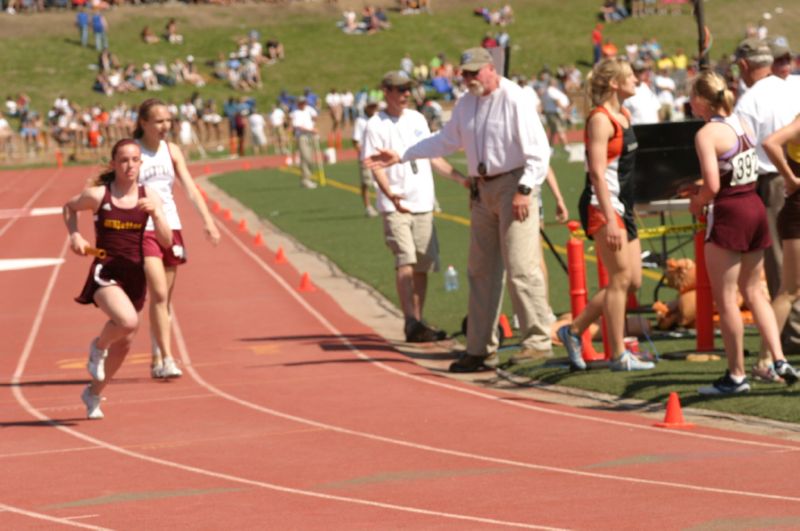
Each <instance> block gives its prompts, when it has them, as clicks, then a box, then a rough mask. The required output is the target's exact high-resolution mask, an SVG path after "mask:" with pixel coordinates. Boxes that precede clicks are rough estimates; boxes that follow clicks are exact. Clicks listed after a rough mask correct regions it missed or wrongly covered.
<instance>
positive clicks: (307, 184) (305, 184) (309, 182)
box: [300, 179, 317, 190]
mask: <svg viewBox="0 0 800 531" xmlns="http://www.w3.org/2000/svg"><path fill="white" fill-rule="evenodd" d="M300 186H302V187H303V188H306V189H308V190H313V189H314V188H316V187H317V183H315V182H314V181H312V180H311V179H301V180H300Z"/></svg>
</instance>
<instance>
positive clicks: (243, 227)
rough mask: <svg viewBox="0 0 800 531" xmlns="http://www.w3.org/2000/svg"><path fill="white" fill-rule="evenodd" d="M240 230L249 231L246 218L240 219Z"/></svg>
mask: <svg viewBox="0 0 800 531" xmlns="http://www.w3.org/2000/svg"><path fill="white" fill-rule="evenodd" d="M239 232H247V220H245V219H244V218H242V219H241V220H240V221H239Z"/></svg>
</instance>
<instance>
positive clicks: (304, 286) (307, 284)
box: [297, 273, 317, 291]
mask: <svg viewBox="0 0 800 531" xmlns="http://www.w3.org/2000/svg"><path fill="white" fill-rule="evenodd" d="M297 289H298V290H299V291H317V287H316V286H315V285H314V284H312V283H311V277H310V276H309V275H308V273H303V276H302V278H301V279H300V287H299V288H297Z"/></svg>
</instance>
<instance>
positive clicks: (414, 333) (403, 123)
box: [363, 70, 466, 343]
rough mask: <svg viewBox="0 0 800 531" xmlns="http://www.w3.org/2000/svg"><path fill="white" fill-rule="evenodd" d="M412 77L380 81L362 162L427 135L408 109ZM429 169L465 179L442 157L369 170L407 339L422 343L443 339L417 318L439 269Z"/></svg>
mask: <svg viewBox="0 0 800 531" xmlns="http://www.w3.org/2000/svg"><path fill="white" fill-rule="evenodd" d="M413 84H414V82H413V80H412V79H411V77H410V76H409V75H408V73H406V72H405V71H403V70H397V71H392V72H389V73H387V74H386V75H385V76H384V77H383V80H382V81H381V86H382V88H383V94H384V100H385V101H386V109H385V110H383V111H380V112H378V113H376V114H375V115H373V116H372V118H370V119H369V121H368V122H367V131H366V137H365V140H364V150H363V156H364V158H366V157H369V156H371V155H373V154H375V153H377V152H378V151H379V150H385V149H391V150H393V151H401V152H402V151H405V149H406V148H407V147H409V146H411V145H412V144H414V143H415V142H417V141H419V140H421V139H423V138H426V137H428V136H429V135H430V130H429V129H428V123H427V121H426V120H425V117H424V116H422V114H420V113H419V112H417V111H414V110H411V109H408V108H407V107H408V102H409V99H410V96H411V86H412V85H413ZM431 167H433V168H435V169H436V171H437V172H438V173H441V174H442V175H444V176H445V177H448V178H452V179H454V180H457V181H460V182H462V183H463V182H466V179H465V178H464V177H463V176H462V175H461V174H460V173H459V172H457V171H456V170H454V169H453V167H452V166H451V165H450V163H448V162H447V161H446V160H444V159H442V158H434V159H430V160H429V159H427V158H425V159H419V160H415V161H411V162H407V163H405V164H396V165H394V166H392V167H390V168H385V169H384V168H376V169H374V170H373V172H372V173H373V175H374V177H375V182H376V183H377V185H378V200H377V204H378V210H379V211H380V212H381V214H383V232H384V235H385V241H386V245H387V246H388V247H389V249H391V250H392V253H393V254H394V256H395V274H396V281H397V294H398V297H399V299H400V306H401V309H402V311H403V316H404V317H405V327H404V331H405V336H406V341H408V342H411V343H422V342H429V341H437V340H440V339H444V338H445V334H444V332H442V331H441V330H437V329H435V328H433V327H431V326H430V325H428V324H427V323H425V321H424V320H423V319H422V314H423V309H424V305H425V294H426V292H427V286H428V273H429V272H432V271H438V269H439V242H438V241H437V239H436V229H435V227H434V225H433V209H434V201H435V197H434V189H433V174H432V173H431Z"/></svg>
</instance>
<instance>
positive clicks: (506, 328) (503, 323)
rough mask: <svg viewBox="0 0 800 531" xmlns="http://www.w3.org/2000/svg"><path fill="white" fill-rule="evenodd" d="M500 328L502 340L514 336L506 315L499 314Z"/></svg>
mask: <svg viewBox="0 0 800 531" xmlns="http://www.w3.org/2000/svg"><path fill="white" fill-rule="evenodd" d="M500 328H502V329H503V338H505V339H509V338H511V337H513V336H514V332H513V331H512V330H511V323H509V322H508V317H506V314H504V313H501V314H500Z"/></svg>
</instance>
